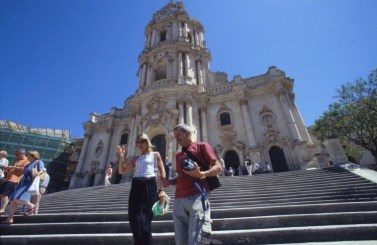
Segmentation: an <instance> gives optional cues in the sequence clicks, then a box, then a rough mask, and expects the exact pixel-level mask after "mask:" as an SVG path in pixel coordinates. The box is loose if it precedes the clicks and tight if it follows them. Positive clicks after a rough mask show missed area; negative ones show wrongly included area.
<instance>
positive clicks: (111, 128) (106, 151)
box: [103, 127, 114, 169]
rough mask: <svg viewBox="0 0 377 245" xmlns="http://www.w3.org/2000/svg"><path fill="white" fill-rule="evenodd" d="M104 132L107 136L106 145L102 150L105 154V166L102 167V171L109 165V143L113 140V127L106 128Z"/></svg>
mask: <svg viewBox="0 0 377 245" xmlns="http://www.w3.org/2000/svg"><path fill="white" fill-rule="evenodd" d="M106 132H107V133H108V136H107V140H108V141H107V144H105V149H104V152H105V153H106V157H105V161H104V162H105V164H104V165H103V166H104V169H107V165H108V163H109V155H110V154H109V153H110V152H111V149H110V147H111V141H112V139H113V133H114V128H113V127H109V128H107V130H106Z"/></svg>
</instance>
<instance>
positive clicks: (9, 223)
mask: <svg viewBox="0 0 377 245" xmlns="http://www.w3.org/2000/svg"><path fill="white" fill-rule="evenodd" d="M1 223H2V224H4V225H11V224H13V220H12V221H10V220H4V221H3V222H1Z"/></svg>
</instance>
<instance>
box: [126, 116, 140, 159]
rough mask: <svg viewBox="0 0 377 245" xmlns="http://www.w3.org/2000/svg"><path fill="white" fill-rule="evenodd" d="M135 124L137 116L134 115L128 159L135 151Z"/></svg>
mask: <svg viewBox="0 0 377 245" xmlns="http://www.w3.org/2000/svg"><path fill="white" fill-rule="evenodd" d="M135 123H136V115H134V116H133V117H132V122H131V132H130V137H129V139H128V148H127V156H126V157H129V156H130V155H131V154H132V153H131V152H132V149H134V147H135V144H136V143H135V141H134V140H133V139H134V138H136V136H137V132H136V127H135Z"/></svg>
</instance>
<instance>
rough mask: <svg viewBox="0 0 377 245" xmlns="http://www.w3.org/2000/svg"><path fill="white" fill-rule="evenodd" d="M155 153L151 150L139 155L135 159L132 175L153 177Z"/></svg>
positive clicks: (154, 174)
mask: <svg viewBox="0 0 377 245" xmlns="http://www.w3.org/2000/svg"><path fill="white" fill-rule="evenodd" d="M155 155H156V154H155V153H154V152H153V151H151V152H149V153H148V154H145V155H140V156H138V157H137V159H136V163H135V173H134V177H154V176H156V172H155V169H154V168H155Z"/></svg>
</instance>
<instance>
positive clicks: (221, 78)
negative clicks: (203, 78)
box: [215, 72, 228, 83]
mask: <svg viewBox="0 0 377 245" xmlns="http://www.w3.org/2000/svg"><path fill="white" fill-rule="evenodd" d="M215 76H216V78H215V80H216V82H218V83H226V82H227V81H228V75H227V74H226V73H225V72H216V73H215Z"/></svg>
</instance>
